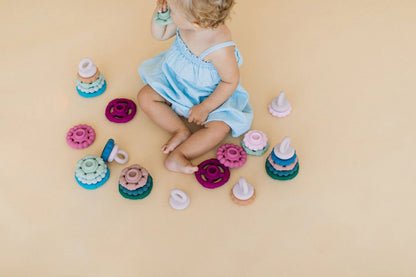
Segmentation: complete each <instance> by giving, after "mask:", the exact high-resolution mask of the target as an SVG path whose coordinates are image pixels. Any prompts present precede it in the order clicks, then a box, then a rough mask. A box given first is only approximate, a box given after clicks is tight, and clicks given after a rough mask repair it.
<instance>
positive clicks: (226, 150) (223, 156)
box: [217, 144, 247, 168]
mask: <svg viewBox="0 0 416 277" xmlns="http://www.w3.org/2000/svg"><path fill="white" fill-rule="evenodd" d="M217 159H218V160H219V161H220V163H222V164H223V165H225V166H226V167H230V168H237V167H240V166H243V165H244V164H245V163H246V161H247V154H246V152H245V151H244V149H243V148H241V147H240V146H238V145H235V144H224V145H222V146H221V147H220V148H218V150H217Z"/></svg>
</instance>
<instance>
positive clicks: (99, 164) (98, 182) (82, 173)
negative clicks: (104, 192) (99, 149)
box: [75, 155, 110, 189]
mask: <svg viewBox="0 0 416 277" xmlns="http://www.w3.org/2000/svg"><path fill="white" fill-rule="evenodd" d="M109 177H110V170H109V169H108V167H107V165H106V164H105V162H104V160H103V159H102V158H100V157H96V156H94V155H87V156H85V157H84V158H82V159H81V160H79V161H78V162H77V168H76V170H75V180H76V181H77V183H78V184H79V185H80V186H82V187H83V188H85V189H96V188H99V187H101V186H102V185H104V183H105V182H107V180H108V178H109Z"/></svg>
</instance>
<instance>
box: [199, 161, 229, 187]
mask: <svg viewBox="0 0 416 277" xmlns="http://www.w3.org/2000/svg"><path fill="white" fill-rule="evenodd" d="M195 177H196V179H197V180H198V182H199V183H200V184H201V185H202V186H203V187H205V188H208V189H215V188H218V187H220V186H222V185H224V184H225V183H226V182H227V181H228V180H229V179H230V170H229V169H228V168H227V167H226V166H224V165H223V164H221V163H220V162H219V161H218V160H217V159H210V160H206V161H204V162H202V163H200V164H199V165H198V171H197V172H195Z"/></svg>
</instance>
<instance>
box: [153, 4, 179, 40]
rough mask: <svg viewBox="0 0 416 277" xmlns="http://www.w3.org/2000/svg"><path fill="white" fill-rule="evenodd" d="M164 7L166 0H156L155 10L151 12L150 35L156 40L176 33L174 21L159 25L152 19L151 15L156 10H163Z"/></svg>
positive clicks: (168, 37) (165, 38)
mask: <svg viewBox="0 0 416 277" xmlns="http://www.w3.org/2000/svg"><path fill="white" fill-rule="evenodd" d="M166 9H167V4H166V0H158V1H157V3H156V8H155V11H154V12H153V16H152V23H151V31H152V35H153V37H154V38H155V39H157V40H167V39H170V38H171V37H173V36H174V35H175V34H176V25H175V24H174V23H172V24H169V25H164V26H160V25H158V24H157V23H156V22H155V21H154V20H153V17H154V15H155V14H156V13H157V12H165V11H166Z"/></svg>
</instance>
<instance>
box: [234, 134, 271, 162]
mask: <svg viewBox="0 0 416 277" xmlns="http://www.w3.org/2000/svg"><path fill="white" fill-rule="evenodd" d="M241 146H242V147H243V149H244V151H246V153H247V154H249V155H255V156H261V155H263V154H264V153H266V151H267V149H269V146H270V145H269V142H268V139H267V136H266V134H265V133H263V132H262V131H258V130H252V131H249V132H247V133H246V134H245V135H244V138H243V140H242V141H241Z"/></svg>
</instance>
